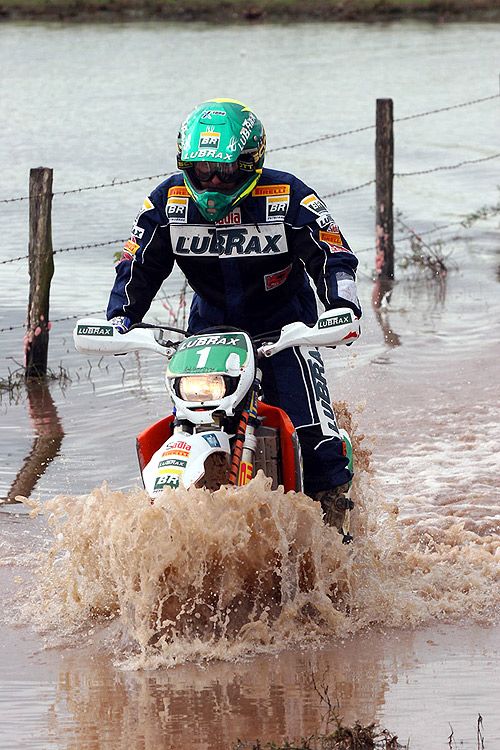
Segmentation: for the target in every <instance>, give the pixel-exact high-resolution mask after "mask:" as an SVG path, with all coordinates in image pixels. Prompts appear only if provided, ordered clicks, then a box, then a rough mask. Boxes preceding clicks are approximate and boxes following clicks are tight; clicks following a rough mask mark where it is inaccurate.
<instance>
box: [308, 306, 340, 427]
mask: <svg viewBox="0 0 500 750" xmlns="http://www.w3.org/2000/svg"><path fill="white" fill-rule="evenodd" d="M339 317H340V316H339ZM339 325H340V324H339ZM307 354H308V356H307V366H308V368H309V372H310V373H311V378H312V383H313V388H314V395H315V398H316V409H317V412H318V416H319V421H320V423H321V429H322V432H323V435H327V436H333V435H336V436H337V437H338V434H339V428H338V426H337V420H336V418H335V413H334V411H333V408H332V404H331V399H330V393H329V391H328V383H327V381H326V377H325V366H324V364H323V360H322V359H321V355H320V353H319V352H318V351H317V350H316V349H313V350H311V351H308V353H307Z"/></svg>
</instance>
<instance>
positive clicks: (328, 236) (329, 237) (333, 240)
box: [319, 232, 342, 245]
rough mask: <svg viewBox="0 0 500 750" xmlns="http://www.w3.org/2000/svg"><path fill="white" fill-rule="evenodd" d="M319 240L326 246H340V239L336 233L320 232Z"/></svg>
mask: <svg viewBox="0 0 500 750" xmlns="http://www.w3.org/2000/svg"><path fill="white" fill-rule="evenodd" d="M319 238H320V240H322V241H323V242H326V243H328V245H342V237H341V236H340V234H339V233H338V232H320V233H319Z"/></svg>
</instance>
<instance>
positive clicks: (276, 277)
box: [264, 263, 292, 292]
mask: <svg viewBox="0 0 500 750" xmlns="http://www.w3.org/2000/svg"><path fill="white" fill-rule="evenodd" d="M291 270H292V264H291V263H290V265H289V266H287V267H286V268H283V269H282V270H281V271H276V272H275V273H267V274H266V275H265V276H264V286H265V289H266V292H270V291H271V290H272V289H276V287H278V286H281V285H282V284H284V283H285V281H286V280H287V278H288V276H289V275H290V271H291Z"/></svg>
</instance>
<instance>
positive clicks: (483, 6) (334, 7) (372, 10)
mask: <svg viewBox="0 0 500 750" xmlns="http://www.w3.org/2000/svg"><path fill="white" fill-rule="evenodd" d="M419 16H421V17H424V18H425V17H431V18H437V19H447V18H454V17H465V18H477V17H484V18H491V20H500V7H499V3H498V0H348V1H346V0H219V1H218V2H214V0H0V17H3V18H4V19H8V18H20V17H31V18H37V17H43V18H57V19H66V18H67V19H71V18H72V19H75V20H78V19H83V20H86V19H87V18H88V17H102V18H104V19H106V18H125V19H126V18H164V19H165V20H206V21H218V22H221V21H231V20H238V19H242V20H260V19H263V20H265V19H269V20H273V19H302V20H314V19H331V20H376V19H384V18H402V17H419Z"/></svg>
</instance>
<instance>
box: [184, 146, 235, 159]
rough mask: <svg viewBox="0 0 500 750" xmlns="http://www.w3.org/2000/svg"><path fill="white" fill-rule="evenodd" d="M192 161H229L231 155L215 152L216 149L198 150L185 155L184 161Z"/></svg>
mask: <svg viewBox="0 0 500 750" xmlns="http://www.w3.org/2000/svg"><path fill="white" fill-rule="evenodd" d="M192 159H215V160H216V161H231V159H232V156H231V154H226V153H223V152H222V151H217V149H216V148H205V147H203V148H198V150H197V151H189V152H188V153H187V154H186V157H185V160H186V161H191V160H192Z"/></svg>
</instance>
